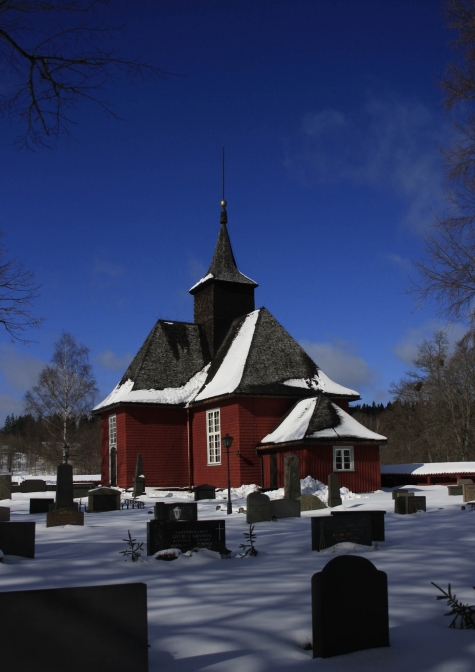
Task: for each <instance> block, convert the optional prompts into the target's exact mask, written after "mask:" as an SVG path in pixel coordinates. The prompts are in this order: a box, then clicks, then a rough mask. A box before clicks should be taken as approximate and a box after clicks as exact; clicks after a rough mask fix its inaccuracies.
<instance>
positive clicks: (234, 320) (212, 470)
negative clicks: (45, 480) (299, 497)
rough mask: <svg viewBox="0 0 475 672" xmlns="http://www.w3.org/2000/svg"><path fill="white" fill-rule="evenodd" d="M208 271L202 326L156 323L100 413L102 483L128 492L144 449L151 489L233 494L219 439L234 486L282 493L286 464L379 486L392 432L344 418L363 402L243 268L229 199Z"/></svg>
mask: <svg viewBox="0 0 475 672" xmlns="http://www.w3.org/2000/svg"><path fill="white" fill-rule="evenodd" d="M221 206H222V210H221V219H220V222H221V228H220V232H219V235H218V240H217V243H216V248H215V251H214V256H213V260H212V262H211V266H210V267H209V270H208V273H207V274H206V275H205V276H204V277H203V278H201V280H199V282H197V283H196V284H195V285H194V286H193V287H192V288H191V289H190V293H191V294H192V295H193V297H194V322H193V323H190V322H175V321H173V322H172V321H167V320H158V322H157V323H156V324H155V326H154V327H153V329H152V331H151V332H150V334H149V335H148V336H147V338H146V340H145V342H144V344H143V345H142V347H141V348H140V350H139V352H138V353H137V355H136V356H135V358H134V360H133V361H132V363H131V364H130V366H129V368H128V369H127V371H126V372H125V374H124V376H123V377H122V379H121V381H120V382H119V384H118V385H117V387H116V388H115V389H114V390H113V391H112V392H111V394H110V395H109V396H108V397H107V398H106V399H104V401H102V403H100V404H99V405H98V406H96V408H95V409H94V413H97V414H100V415H101V419H102V432H101V435H102V483H103V484H109V483H110V484H111V485H118V486H120V487H123V488H129V487H131V486H132V479H133V476H134V474H135V464H136V458H137V453H141V454H142V460H143V470H144V475H145V477H146V483H147V485H148V486H157V487H159V486H163V487H167V486H168V487H187V486H188V487H191V486H193V485H197V484H200V483H210V484H212V485H214V486H216V487H225V485H226V483H227V462H226V455H225V454H224V455H223V449H222V443H221V438H222V437H223V436H224V435H225V434H230V435H231V436H232V437H234V442H233V445H232V448H231V451H230V468H231V485H232V486H233V487H237V486H240V485H243V484H250V483H257V484H259V485H262V486H263V487H265V488H276V487H282V486H283V457H284V455H285V454H286V453H295V454H296V455H298V457H299V459H300V469H301V474H300V475H301V478H304V477H305V476H307V475H311V476H313V477H314V478H317V479H319V480H320V481H323V482H324V483H326V482H327V477H328V474H329V473H331V472H338V473H339V476H340V485H341V486H346V487H348V488H350V489H351V490H352V491H354V492H369V491H372V490H376V489H378V488H379V487H380V483H381V477H380V463H379V446H380V444H382V443H384V442H385V441H386V439H385V437H384V436H381V435H379V434H376V433H374V432H371V431H370V430H368V429H367V428H365V427H363V426H362V425H361V424H359V423H358V422H356V420H354V419H353V418H352V417H351V415H349V414H348V412H347V411H348V403H349V402H350V401H354V400H357V399H359V398H360V396H359V394H358V393H357V392H355V391H354V390H350V389H348V388H346V387H343V386H342V385H338V384H337V383H334V382H333V381H332V380H330V378H328V376H326V375H325V374H324V373H323V371H322V370H321V369H320V368H319V367H318V366H317V364H315V362H313V361H312V359H310V357H309V356H308V355H307V354H306V353H305V351H304V350H303V349H302V348H301V347H300V345H299V344H298V343H297V342H296V341H295V340H294V339H293V338H292V337H291V336H290V334H289V333H288V332H287V331H286V330H285V329H284V328H283V327H282V325H280V324H279V322H277V320H276V319H275V317H273V316H272V315H271V314H270V313H269V311H268V310H266V308H260V309H258V310H255V305H254V290H255V288H256V287H257V283H255V282H254V281H253V280H251V279H250V278H248V277H247V276H245V275H243V274H242V273H241V272H240V271H239V270H238V268H237V266H236V261H235V259H234V255H233V251H232V248H231V243H230V240H229V235H228V231H227V226H226V225H227V214H226V202H225V201H222V203H221Z"/></svg>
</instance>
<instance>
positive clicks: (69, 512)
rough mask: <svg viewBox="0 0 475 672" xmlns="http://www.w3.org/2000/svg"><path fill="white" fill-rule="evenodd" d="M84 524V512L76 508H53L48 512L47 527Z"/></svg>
mask: <svg viewBox="0 0 475 672" xmlns="http://www.w3.org/2000/svg"><path fill="white" fill-rule="evenodd" d="M64 525H84V512H83V511H77V510H76V509H53V510H52V511H48V513H47V514H46V527H63V526H64Z"/></svg>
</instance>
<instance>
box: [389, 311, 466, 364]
mask: <svg viewBox="0 0 475 672" xmlns="http://www.w3.org/2000/svg"><path fill="white" fill-rule="evenodd" d="M436 331H445V332H446V334H447V338H448V339H449V344H450V346H452V347H453V345H454V344H455V343H456V342H457V341H459V340H460V339H461V338H462V336H463V335H464V334H465V333H466V332H467V327H465V326H463V325H462V324H452V323H447V322H440V321H438V320H430V321H429V322H425V323H424V324H422V325H421V326H419V327H415V328H411V329H408V331H407V333H406V334H405V336H403V337H402V338H401V339H400V340H399V342H398V343H397V344H396V345H395V346H394V348H393V352H394V353H395V354H396V355H397V356H398V357H399V359H401V360H402V361H403V362H405V363H406V364H408V365H409V366H411V365H412V362H413V361H414V360H415V359H416V357H417V349H418V346H419V345H420V344H421V343H422V341H424V340H430V339H431V338H432V336H433V335H434V333H435V332H436Z"/></svg>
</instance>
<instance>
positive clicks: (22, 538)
mask: <svg viewBox="0 0 475 672" xmlns="http://www.w3.org/2000/svg"><path fill="white" fill-rule="evenodd" d="M35 530H36V523H31V522H28V523H17V522H14V523H12V522H0V551H3V553H4V555H19V556H21V557H22V558H34V557H35Z"/></svg>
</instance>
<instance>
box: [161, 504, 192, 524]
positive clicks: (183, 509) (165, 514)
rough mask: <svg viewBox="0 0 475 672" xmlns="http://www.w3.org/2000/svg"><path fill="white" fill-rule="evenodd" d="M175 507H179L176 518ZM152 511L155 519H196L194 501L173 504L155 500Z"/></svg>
mask: <svg viewBox="0 0 475 672" xmlns="http://www.w3.org/2000/svg"><path fill="white" fill-rule="evenodd" d="M175 509H180V512H179V517H178V519H177V518H176V515H175ZM153 513H154V518H155V520H171V521H175V520H198V504H197V503H196V502H174V503H173V504H168V503H166V502H157V503H156V504H155V507H154V510H153ZM177 513H178V512H177Z"/></svg>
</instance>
